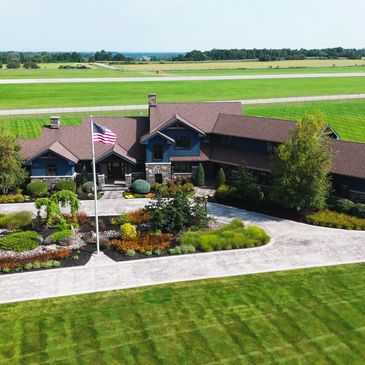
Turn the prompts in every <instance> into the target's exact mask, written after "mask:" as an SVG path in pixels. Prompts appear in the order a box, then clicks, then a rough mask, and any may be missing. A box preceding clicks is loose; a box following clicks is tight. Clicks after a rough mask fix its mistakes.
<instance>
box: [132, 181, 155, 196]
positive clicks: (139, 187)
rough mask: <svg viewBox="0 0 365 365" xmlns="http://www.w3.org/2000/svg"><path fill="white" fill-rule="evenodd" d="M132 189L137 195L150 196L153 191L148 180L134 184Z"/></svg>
mask: <svg viewBox="0 0 365 365" xmlns="http://www.w3.org/2000/svg"><path fill="white" fill-rule="evenodd" d="M131 189H132V191H133V192H134V193H136V194H148V193H149V192H150V190H151V185H150V183H148V182H147V181H146V180H142V179H138V180H136V181H135V182H134V183H133V184H132V187H131Z"/></svg>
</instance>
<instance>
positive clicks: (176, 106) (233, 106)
mask: <svg viewBox="0 0 365 365" xmlns="http://www.w3.org/2000/svg"><path fill="white" fill-rule="evenodd" d="M149 110H150V132H152V131H153V130H155V129H159V127H160V126H161V124H162V123H165V122H166V121H167V120H168V119H169V118H171V117H172V116H174V115H176V114H177V115H179V116H180V117H181V118H184V119H185V120H186V121H189V122H191V123H193V124H194V126H195V128H199V129H200V130H202V131H203V132H204V133H211V131H212V130H213V127H214V124H215V122H216V120H217V118H218V115H219V114H221V113H224V114H236V115H241V114H242V105H241V103H239V102H218V103H217V102H205V103H171V104H170V103H161V104H157V105H156V106H153V107H150V109H149Z"/></svg>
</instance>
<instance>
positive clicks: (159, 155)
mask: <svg viewBox="0 0 365 365" xmlns="http://www.w3.org/2000/svg"><path fill="white" fill-rule="evenodd" d="M153 159H154V160H155V161H162V160H163V147H162V144H155V145H153Z"/></svg>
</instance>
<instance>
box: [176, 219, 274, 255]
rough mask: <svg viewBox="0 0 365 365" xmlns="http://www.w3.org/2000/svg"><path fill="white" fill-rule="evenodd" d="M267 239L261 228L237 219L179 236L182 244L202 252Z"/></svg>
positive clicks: (242, 245)
mask: <svg viewBox="0 0 365 365" xmlns="http://www.w3.org/2000/svg"><path fill="white" fill-rule="evenodd" d="M269 241H270V237H269V236H268V235H267V234H266V232H265V231H264V230H263V229H261V228H259V227H255V226H249V227H247V228H246V227H245V226H244V224H243V222H242V221H240V220H238V219H235V220H233V221H232V222H231V223H229V224H227V225H225V226H223V227H221V228H218V229H215V230H202V231H195V232H192V231H188V232H184V233H183V234H182V237H181V243H182V245H188V246H193V247H194V248H196V249H199V250H201V251H204V252H210V251H217V250H229V249H238V248H249V247H255V246H261V245H264V244H266V243H268V242H269Z"/></svg>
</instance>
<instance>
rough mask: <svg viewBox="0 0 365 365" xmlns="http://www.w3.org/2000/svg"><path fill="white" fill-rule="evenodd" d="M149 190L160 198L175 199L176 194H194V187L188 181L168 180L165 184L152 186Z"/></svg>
mask: <svg viewBox="0 0 365 365" xmlns="http://www.w3.org/2000/svg"><path fill="white" fill-rule="evenodd" d="M151 190H152V191H154V192H156V193H157V194H159V195H160V196H162V197H175V196H176V195H177V194H178V193H181V192H183V193H187V194H190V193H192V192H194V185H193V184H192V183H191V182H189V181H179V180H177V181H175V180H169V181H168V182H167V183H166V184H154V185H152V187H151Z"/></svg>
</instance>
